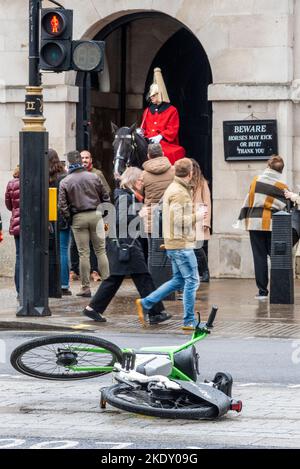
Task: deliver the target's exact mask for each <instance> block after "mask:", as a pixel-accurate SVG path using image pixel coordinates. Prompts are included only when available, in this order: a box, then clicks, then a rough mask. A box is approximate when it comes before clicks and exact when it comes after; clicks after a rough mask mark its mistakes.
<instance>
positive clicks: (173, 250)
mask: <svg viewBox="0 0 300 469" xmlns="http://www.w3.org/2000/svg"><path fill="white" fill-rule="evenodd" d="M192 176H193V164H192V162H191V160H190V159H189V158H183V159H180V160H178V161H176V163H175V178H174V181H173V182H172V183H171V184H170V186H169V187H168V188H167V190H166V192H165V194H164V197H163V235H164V244H165V248H166V250H167V255H168V257H169V258H170V260H171V263H172V273H173V277H172V278H171V280H169V281H168V282H166V283H164V284H163V285H161V286H160V287H159V288H158V289H157V290H155V291H154V292H152V293H151V294H150V295H148V296H146V297H143V298H141V299H137V300H136V305H137V310H138V316H139V318H140V320H141V321H142V320H143V316H144V312H145V311H146V310H147V309H149V308H152V307H153V306H154V305H155V304H156V303H157V302H159V301H161V300H162V299H163V298H165V297H166V296H168V295H169V294H170V293H172V292H174V291H176V290H183V309H184V315H183V326H182V329H183V330H192V329H194V327H195V325H196V321H195V315H194V312H195V311H194V310H195V300H196V291H197V288H198V286H199V284H200V281H199V274H198V266H197V259H196V256H195V252H194V249H195V224H196V222H197V221H199V220H201V219H203V216H204V213H205V208H204V207H203V206H201V207H200V208H199V209H198V210H197V211H196V212H194V210H193V201H192V189H191V185H190V183H191V179H192Z"/></svg>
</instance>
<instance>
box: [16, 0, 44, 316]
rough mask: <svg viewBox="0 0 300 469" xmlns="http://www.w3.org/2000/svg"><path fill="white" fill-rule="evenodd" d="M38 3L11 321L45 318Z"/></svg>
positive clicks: (33, 14)
mask: <svg viewBox="0 0 300 469" xmlns="http://www.w3.org/2000/svg"><path fill="white" fill-rule="evenodd" d="M40 4H41V0H29V84H28V86H27V87H26V97H25V117H24V118H23V122H24V127H23V129H22V131H21V132H20V209H21V232H20V307H19V309H18V311H17V316H50V315H51V312H50V309H49V306H48V264H49V261H48V249H49V247H48V244H49V241H48V239H49V233H48V186H49V171H48V155H47V151H48V133H47V132H46V129H45V127H44V122H45V119H44V117H43V94H42V87H41V79H40V73H39V13H40V6H41V5H40Z"/></svg>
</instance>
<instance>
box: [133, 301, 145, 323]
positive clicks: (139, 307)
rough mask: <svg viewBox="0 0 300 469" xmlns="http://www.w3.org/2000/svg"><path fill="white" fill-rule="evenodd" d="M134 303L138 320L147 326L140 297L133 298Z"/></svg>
mask: <svg viewBox="0 0 300 469" xmlns="http://www.w3.org/2000/svg"><path fill="white" fill-rule="evenodd" d="M135 304H136V309H137V313H138V317H139V321H140V323H141V325H142V327H147V322H146V319H145V313H144V308H143V305H142V300H141V298H138V299H137V300H135Z"/></svg>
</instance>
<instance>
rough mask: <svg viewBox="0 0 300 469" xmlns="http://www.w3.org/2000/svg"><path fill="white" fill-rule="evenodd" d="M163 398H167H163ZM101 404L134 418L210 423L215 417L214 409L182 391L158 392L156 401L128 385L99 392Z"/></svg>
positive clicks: (141, 390)
mask: <svg viewBox="0 0 300 469" xmlns="http://www.w3.org/2000/svg"><path fill="white" fill-rule="evenodd" d="M163 394H166V395H165V396H164V395H163ZM101 402H105V403H106V402H108V403H109V404H110V405H112V406H114V407H117V408H118V409H122V410H126V411H128V412H134V413H136V414H142V415H149V416H152V417H160V418H168V419H188V420H200V419H212V418H215V417H217V410H216V408H215V407H214V406H209V405H208V404H207V403H205V404H204V403H203V401H202V403H201V400H200V399H199V400H197V399H195V398H194V399H193V397H192V396H190V395H188V394H187V393H185V392H184V391H183V390H180V391H179V392H178V395H177V396H175V395H174V392H173V391H168V390H165V391H163V390H160V398H158V399H157V398H155V397H154V396H153V394H152V393H151V391H150V392H149V391H148V390H147V388H143V387H140V388H138V389H135V388H133V387H132V386H130V385H127V384H116V385H114V386H110V387H109V388H105V389H104V390H102V397H101Z"/></svg>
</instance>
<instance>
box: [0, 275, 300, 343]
mask: <svg viewBox="0 0 300 469" xmlns="http://www.w3.org/2000/svg"><path fill="white" fill-rule="evenodd" d="M98 286H99V283H97V282H96V283H92V291H93V292H95V291H96V289H97V288H98ZM299 287H300V280H296V281H295V304H294V305H270V304H269V301H258V300H255V299H254V296H255V294H256V286H255V282H254V280H248V279H212V280H211V282H210V283H205V284H204V283H203V284H202V285H201V286H200V289H199V291H198V293H197V309H198V310H199V311H200V312H201V319H202V320H205V319H207V317H208V314H209V311H210V309H211V306H212V305H213V304H215V305H218V307H219V311H218V316H217V321H216V325H215V330H214V335H215V334H218V335H225V336H226V335H230V336H251V337H266V336H267V337H285V338H300V288H299ZM79 288H80V284H79V282H73V283H72V284H71V289H72V292H73V295H72V296H67V297H63V298H61V299H50V300H49V304H50V308H51V311H52V315H51V316H50V317H27V318H18V317H16V311H17V304H18V303H17V300H16V293H15V290H14V284H13V281H12V279H10V278H5V277H0V305H1V306H0V329H2V330H5V329H13V330H20V329H23V330H36V329H38V330H53V331H55V330H57V331H59V330H61V331H63V330H78V331H84V330H86V331H90V332H91V331H100V330H122V332H126V331H127V332H134V331H135V330H139V331H140V332H141V331H142V332H144V333H147V332H149V331H151V332H153V331H155V332H156V333H159V332H162V333H166V332H170V333H178V334H183V332H182V331H181V325H182V302H181V301H169V302H165V306H166V308H167V309H168V310H169V311H170V312H172V314H173V318H172V319H171V320H170V321H168V322H166V323H163V324H161V325H157V326H151V327H149V328H147V329H141V327H140V324H139V322H138V320H137V316H136V311H135V305H134V300H135V298H137V296H138V294H137V291H136V289H135V287H134V285H133V283H132V282H131V280H129V279H128V280H125V282H124V283H123V285H122V287H121V288H120V290H119V292H118V294H117V296H116V297H115V298H114V299H113V301H112V303H111V304H110V305H109V307H108V308H107V311H106V313H105V316H106V317H107V323H96V322H94V321H92V320H89V319H88V318H85V317H84V316H82V314H81V312H82V310H83V308H84V306H86V305H87V304H88V301H89V300H88V299H82V298H80V297H76V295H75V294H76V292H78V290H79Z"/></svg>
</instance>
